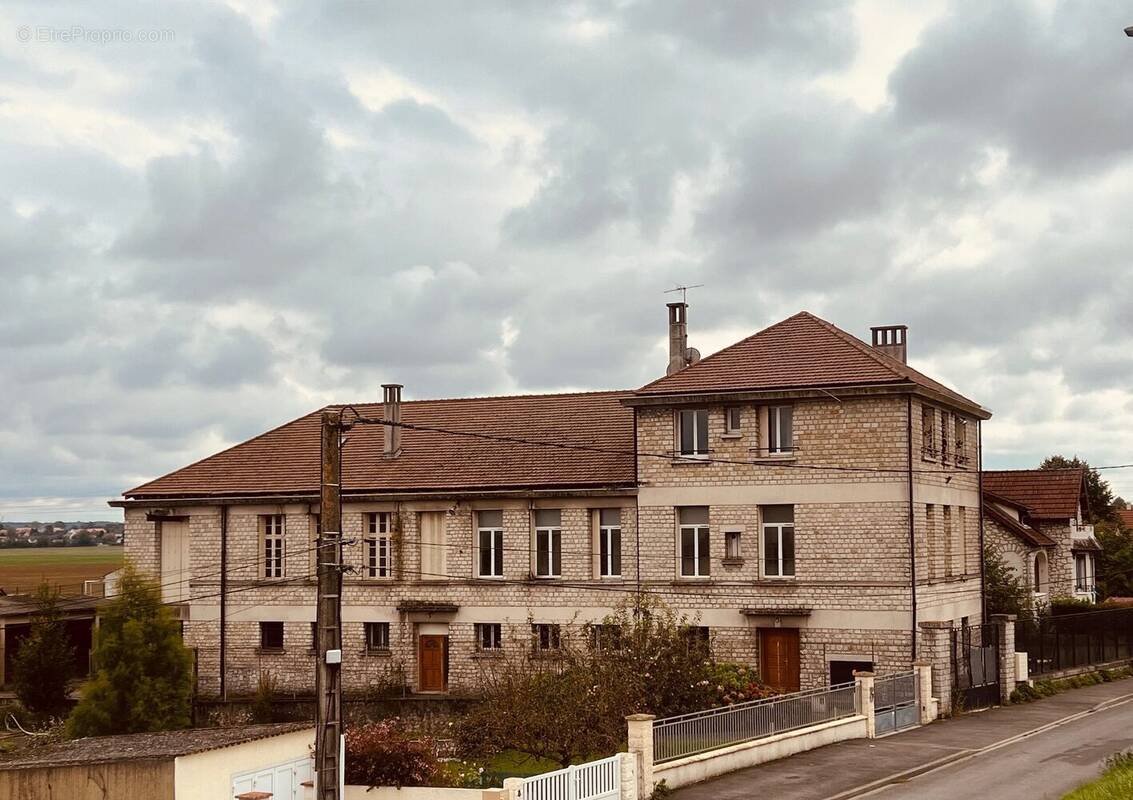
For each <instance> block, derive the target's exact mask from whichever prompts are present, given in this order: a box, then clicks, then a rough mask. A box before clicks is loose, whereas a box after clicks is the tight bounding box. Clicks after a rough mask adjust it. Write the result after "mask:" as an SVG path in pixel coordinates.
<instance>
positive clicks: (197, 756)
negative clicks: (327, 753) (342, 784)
mask: <svg viewBox="0 0 1133 800" xmlns="http://www.w3.org/2000/svg"><path fill="white" fill-rule="evenodd" d="M314 743H315V731H314V728H311V729H310V730H301V731H295V732H294V733H285V734H282V735H280V736H272V737H270V738H268V739H258V740H257V741H254V742H244V743H243V744H237V745H232V746H231V747H222V748H220V749H217V750H208V751H206V752H204V753H194V754H192V755H187V756H179V757H178V758H177V759H175V761H174V765H175V767H174V786H175V787H176V792H177V795H176V797H177V800H216V798H218V797H228V796H230V795H231V794H232V778H233V776H235V775H238V774H240V773H243V772H250V771H252V770H258V769H264V768H267V767H272V766H275V765H277V764H283V763H286V762H288V761H296V760H298V759H301V758H304V757H305V756H307V755H308V754H309V753H311V752H312V751H311V748H312V747H314ZM0 796H2V795H0ZM122 796H123V797H124V798H125V797H127V795H122ZM137 797H138V798H139V800H140V798H141V797H147V795H144V794H143V795H139V796H137Z"/></svg>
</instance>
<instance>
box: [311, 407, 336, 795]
mask: <svg viewBox="0 0 1133 800" xmlns="http://www.w3.org/2000/svg"><path fill="white" fill-rule="evenodd" d="M342 432H343V425H342V414H341V412H338V411H324V412H323V417H322V448H321V449H322V478H321V483H322V486H321V493H320V506H319V515H320V516H319V523H320V524H319V528H320V530H319V536H318V539H317V540H316V551H315V555H316V558H315V563H316V564H317V574H318V598H317V601H316V602H317V605H316V611H315V628H316V639H317V640H318V641H317V645H318V648H317V649H318V657H317V660H316V664H315V708H316V711H315V793H316V798H317V800H342V792H341V784H340V780H339V779H340V775H341V769H342V753H341V750H340V748H341V746H342V735H343V730H342Z"/></svg>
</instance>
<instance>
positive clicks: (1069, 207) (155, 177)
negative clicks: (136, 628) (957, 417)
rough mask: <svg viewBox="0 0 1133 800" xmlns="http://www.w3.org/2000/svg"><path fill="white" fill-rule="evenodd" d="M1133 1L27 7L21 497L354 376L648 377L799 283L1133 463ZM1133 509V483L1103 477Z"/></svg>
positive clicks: (10, 250) (2, 314) (351, 393)
mask: <svg viewBox="0 0 1133 800" xmlns="http://www.w3.org/2000/svg"><path fill="white" fill-rule="evenodd" d="M1130 24H1133V7H1131V6H1130V5H1129V4H1128V3H1121V2H1102V1H1101V0H1085V1H1083V2H1033V3H1027V2H1006V1H1004V2H994V3H988V2H986V1H985V2H971V3H966V2H960V3H948V2H944V0H939V1H935V0H930V1H929V2H924V3H921V4H917V3H912V2H906V1H904V0H858V2H838V1H837V0H814V1H813V2H806V3H796V2H785V1H784V2H759V1H758V0H750V1H749V2H738V0H731V1H728V2H717V3H713V4H711V5H709V4H705V3H701V2H696V1H694V0H688V1H687V2H678V1H677V0H671V1H666V0H661V1H660V2H652V3H645V2H640V3H639V2H632V1H630V0H626V1H625V2H597V1H596V2H592V3H585V2H580V3H569V4H566V3H564V4H561V5H557V6H555V7H553V8H552V7H551V6H550V5H548V4H544V3H535V2H513V3H497V4H493V3H486V2H485V3H456V2H414V3H347V2H336V3H325V4H321V5H318V4H314V3H306V2H305V3H298V2H297V3H295V4H293V5H292V4H287V3H275V4H272V3H259V2H254V0H232V1H231V2H229V3H214V4H207V3H184V4H167V3H160V4H159V3H152V2H149V1H148V0H145V1H144V2H137V3H129V2H125V1H124V0H116V1H114V2H109V3H98V4H94V3H87V2H83V3H75V4H74V5H73V6H72V7H69V8H68V7H67V5H66V4H63V3H59V4H54V3H53V4H50V7H48V5H47V4H43V3H39V2H32V3H27V4H26V5H20V4H19V3H11V2H10V3H6V4H5V5H4V7H3V9H2V10H0V175H2V176H3V179H2V180H0V287H2V293H0V363H2V364H3V371H2V375H3V400H2V401H0V515H2V517H3V518H4V519H8V520H14V519H28V518H51V519H74V518H81V517H90V516H98V517H103V518H108V517H112V516H113V515H114V514H115V513H116V512H111V511H109V510H108V509H106V507H105V499H106V498H108V497H111V496H113V495H116V494H118V493H120V492H121V491H122V490H123V489H125V488H128V487H130V486H133V485H135V484H137V483H139V482H141V481H143V480H146V479H149V478H151V477H153V476H155V475H157V474H161V473H163V472H166V471H168V470H170V469H173V468H176V467H178V466H181V465H183V464H185V463H188V462H189V461H191V460H194V459H197V458H199V457H202V456H204V455H207V454H209V453H211V452H214V451H216V450H218V449H220V448H222V447H224V446H226V445H229V444H231V443H234V442H237V441H240V440H242V439H244V438H246V437H248V436H251V435H254V434H256V433H258V432H260V431H262V430H264V429H266V428H268V427H271V426H274V425H277V424H279V423H281V422H283V421H286V420H288V419H290V418H293V417H295V416H298V415H300V414H303V413H305V412H308V411H310V410H312V409H314V408H317V407H319V406H321V405H323V404H325V403H328V402H336V401H361V400H373V399H377V398H378V397H379V391H380V390H379V388H378V387H379V385H380V384H381V383H382V382H384V381H398V382H401V383H404V384H406V393H407V396H409V397H441V396H452V395H467V394H473V393H506V392H516V391H543V390H567V389H584V388H628V387H634V386H637V385H640V384H642V383H645V382H646V381H647V380H649V379H652V378H654V377H656V376H657V375H658V374H660V372H661V371H662V370H663V368H664V365H665V363H666V353H665V343H664V342H665V316H664V313H665V311H664V303H665V302H666V301H667V300H670V299H672V297H671V296H666V295H664V294H663V290H664V289H666V288H668V287H671V286H673V285H675V284H677V283H686V284H704V288H700V289H695V290H693V291H692V292H690V298H689V299H690V303H691V304H692V305H691V309H690V329H691V330H690V340H691V343H692V344H695V345H697V346H699V347H700V349H701V350H702V351H704V352H710V351H712V350H714V349H718V348H719V347H721V346H724V345H726V344H728V343H730V342H732V341H734V340H736V339H738V338H740V337H741V336H744V335H747V334H748V333H750V332H752V331H754V330H756V329H758V328H760V327H763V326H765V325H767V324H770V323H772V322H775V321H777V320H779V319H781V318H783V317H786V316H788V315H790V314H792V313H794V312H796V311H799V310H800V309H807V310H810V311H812V312H814V313H816V314H819V315H820V316H823V317H825V318H826V319H829V320H831V321H832V322H834V323H836V324H838V325H839V326H841V327H843V328H845V329H847V330H850V331H851V332H854V333H856V334H858V335H860V336H867V335H868V330H869V326H870V325H871V324H872V325H876V324H887V323H907V324H908V325H909V326H910V336H909V338H910V350H911V356H910V360H911V363H912V364H914V365H915V366H917V367H918V368H920V369H922V370H924V371H926V372H928V373H930V374H932V375H934V376H936V377H938V378H940V379H942V380H944V381H945V382H947V383H949V384H950V385H952V386H954V387H956V388H958V389H959V390H961V391H962V392H964V393H965V394H967V395H968V396H970V397H972V398H974V399H976V400H978V401H980V402H982V403H983V404H984V405H986V406H988V407H990V408H991V409H992V410H993V411H994V412H995V417H994V419H993V420H992V421H991V422H990V423H988V424H987V425H986V426H985V448H986V457H985V461H986V463H987V464H988V465H989V466H1001V467H1008V466H1030V465H1033V464H1035V463H1037V461H1038V460H1039V459H1041V458H1042V457H1043V456H1044V455H1046V454H1049V453H1051V452H1062V453H1065V454H1067V455H1070V454H1073V453H1077V454H1080V455H1081V456H1083V457H1086V458H1088V459H1089V460H1090V461H1091V462H1093V463H1094V464H1115V463H1126V462H1131V461H1133V269H1131V261H1133V40H1130V39H1127V38H1126V37H1125V36H1124V35H1123V34H1122V28H1123V27H1124V26H1126V25H1130ZM1108 477H1109V478H1110V479H1111V481H1112V482H1113V483H1114V484H1115V486H1116V487H1117V488H1118V490H1119V491H1121V492H1123V493H1125V494H1126V495H1127V496H1129V495H1133V470H1126V471H1124V472H1113V473H1108Z"/></svg>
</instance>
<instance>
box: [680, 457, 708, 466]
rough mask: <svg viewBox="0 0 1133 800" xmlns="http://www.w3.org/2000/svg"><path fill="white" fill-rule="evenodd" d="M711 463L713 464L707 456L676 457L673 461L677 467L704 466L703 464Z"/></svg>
mask: <svg viewBox="0 0 1133 800" xmlns="http://www.w3.org/2000/svg"><path fill="white" fill-rule="evenodd" d="M709 463H711V462H710V461H709V458H708V456H707V455H703V456H675V457H674V458H673V461H672V464H673V466H677V465H678V464H679V465H692V464H697V465H703V464H709Z"/></svg>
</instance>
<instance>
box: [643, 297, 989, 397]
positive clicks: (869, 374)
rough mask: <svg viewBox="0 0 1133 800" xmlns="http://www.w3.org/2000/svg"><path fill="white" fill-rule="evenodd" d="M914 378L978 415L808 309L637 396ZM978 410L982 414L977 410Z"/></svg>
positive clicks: (954, 394) (942, 389)
mask: <svg viewBox="0 0 1133 800" xmlns="http://www.w3.org/2000/svg"><path fill="white" fill-rule="evenodd" d="M886 383H892V384H903V383H913V384H916V385H918V386H921V387H923V388H926V389H930V390H932V391H934V392H937V393H940V394H942V395H944V396H945V397H947V398H948V399H950V400H952V401H953V402H955V403H956V404H957V405H959V406H962V407H964V408H967V409H969V410H971V411H973V412H975V413H979V415H980V416H986V415H987V414H988V412H987V411H986V410H984V409H981V407H980V406H979V404H978V403H975V402H974V401H972V400H969V399H968V398H966V397H964V396H963V395H961V394H958V393H957V392H954V391H953V390H951V389H949V388H948V387H947V386H945V385H943V384H941V383H938V382H937V381H934V380H932V379H931V378H929V377H927V376H925V375H923V374H921V373H920V372H917V371H916V370H915V369H913V368H912V367H909V366H907V365H905V364H902V363H901V362H900V361H898V360H897V359H895V358H891V357H890V356H887V355H885V354H884V353H881V352H879V351H877V350H875V349H874V348H873V347H871V346H870V345H868V344H866V343H865V342H863V341H862V340H861V339H858V338H857V337H856V336H853V335H851V334H849V333H847V332H846V331H844V330H841V329H840V328H838V327H836V326H834V325H832V324H830V323H829V322H827V321H826V320H823V319H819V318H818V317H816V316H814V315H813V314H811V313H809V312H807V311H800V312H799V313H798V314H795V315H794V316H793V317H788V318H787V319H785V320H783V321H782V322H779V323H776V324H775V325H772V326H771V327H769V328H764V329H763V330H761V331H759V332H758V333H756V334H754V335H752V336H749V337H748V338H746V339H743V340H741V341H739V342H737V343H736V344H733V345H731V346H730V347H725V348H724V349H723V350H720V351H719V352H716V353H713V354H712V355H710V356H708V357H707V358H705V359H704V360H702V361H700V362H698V363H696V364H693V365H692V366H691V367H686V368H685V369H683V370H681V371H680V372H677V373H674V374H673V375H667V376H665V377H663V378H659V379H657V380H655V381H653V382H652V383H649V384H646V385H645V386H643V387H641V388H640V389H638V390H637V392H636V394H638V395H668V394H701V393H706V392H729V391H759V390H773V389H797V388H805V387H810V386H821V387H828V386H854V385H865V384H886ZM980 412H982V413H980Z"/></svg>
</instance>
